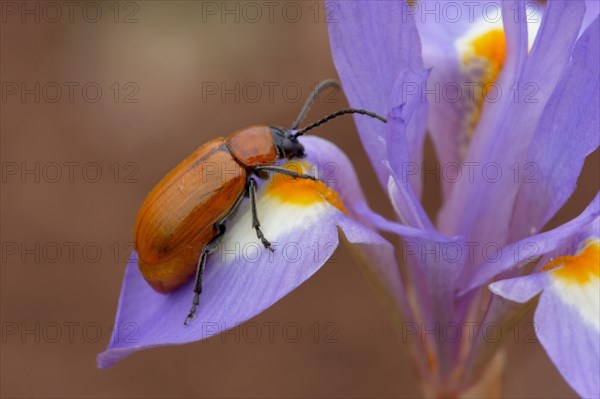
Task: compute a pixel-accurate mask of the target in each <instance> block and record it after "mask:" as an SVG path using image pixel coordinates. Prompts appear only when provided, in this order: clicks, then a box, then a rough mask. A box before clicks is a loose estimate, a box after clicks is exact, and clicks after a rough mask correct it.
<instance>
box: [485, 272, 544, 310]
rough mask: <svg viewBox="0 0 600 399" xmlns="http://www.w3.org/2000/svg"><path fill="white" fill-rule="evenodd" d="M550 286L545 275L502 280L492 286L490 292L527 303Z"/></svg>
mask: <svg viewBox="0 0 600 399" xmlns="http://www.w3.org/2000/svg"><path fill="white" fill-rule="evenodd" d="M548 284H549V281H548V276H547V275H546V274H545V273H535V274H532V275H529V276H524V277H516V278H511V279H508V280H500V281H496V282H494V283H492V284H490V290H491V291H492V292H493V293H494V294H496V295H500V296H501V297H503V298H506V299H510V300H511V301H515V302H519V303H525V302H527V301H529V300H531V299H532V298H533V297H535V296H536V295H537V294H539V293H540V292H541V291H542V290H543V289H544V287H546V286H547V285H548Z"/></svg>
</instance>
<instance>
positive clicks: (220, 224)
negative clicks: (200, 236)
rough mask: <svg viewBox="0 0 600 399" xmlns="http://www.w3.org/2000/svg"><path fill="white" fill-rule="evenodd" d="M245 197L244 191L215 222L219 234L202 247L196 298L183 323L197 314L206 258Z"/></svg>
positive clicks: (195, 288) (195, 285)
mask: <svg viewBox="0 0 600 399" xmlns="http://www.w3.org/2000/svg"><path fill="white" fill-rule="evenodd" d="M243 199H244V193H242V194H241V195H240V196H239V197H238V199H237V200H236V201H235V204H234V205H233V206H232V207H231V209H230V210H229V212H227V215H225V216H224V217H223V218H222V219H221V220H219V221H218V222H217V223H215V229H216V230H217V235H216V236H215V238H213V239H212V240H211V241H210V242H209V243H208V244H206V246H204V248H203V249H202V253H201V255H200V259H199V260H198V266H197V267H196V279H195V281H196V283H195V284H194V300H193V302H192V308H191V309H190V313H189V314H188V316H187V317H186V318H185V321H184V322H183V324H185V325H186V326H187V322H188V320H193V319H194V317H195V316H196V307H198V305H199V304H200V294H201V293H202V276H203V275H204V267H205V266H206V258H208V255H210V254H211V253H212V252H213V251H214V250H215V249H217V246H218V239H219V238H220V237H221V236H222V235H223V234H225V222H226V221H227V219H229V218H230V217H231V216H232V215H233V214H234V213H235V211H236V210H237V208H238V207H239V205H240V204H241V203H242V201H243Z"/></svg>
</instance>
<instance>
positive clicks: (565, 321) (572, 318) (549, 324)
mask: <svg viewBox="0 0 600 399" xmlns="http://www.w3.org/2000/svg"><path fill="white" fill-rule="evenodd" d="M549 274H550V273H536V274H534V275H530V276H525V277H517V278H513V279H510V280H502V281H497V282H495V283H493V284H491V285H490V289H491V290H492V291H493V292H494V293H495V294H497V295H500V296H502V297H504V298H506V299H510V300H513V301H516V302H520V303H524V302H527V301H529V300H530V299H532V298H533V297H534V296H536V295H537V294H539V293H540V291H542V290H543V292H542V294H541V297H540V300H539V303H538V305H537V309H536V311H535V317H534V326H535V330H536V334H537V337H538V338H539V340H540V343H541V344H542V346H543V347H544V349H545V350H546V352H547V353H548V356H549V357H550V359H552V361H553V362H554V364H555V365H556V367H557V369H558V371H559V372H560V373H561V374H562V376H563V377H564V379H565V380H566V381H567V382H568V383H569V384H570V385H571V387H572V388H573V389H574V390H575V391H577V393H578V394H579V395H581V397H584V398H597V397H599V395H600V378H599V377H598V376H599V375H600V331H598V328H597V325H596V324H600V321H598V320H596V321H595V322H590V321H588V320H586V319H585V318H583V317H582V316H581V313H580V311H581V307H590V309H593V308H594V306H595V308H596V309H597V308H598V307H600V304H598V303H596V304H595V305H593V304H591V303H580V302H579V303H578V302H574V301H573V299H572V295H571V294H570V293H565V292H561V291H562V290H564V288H561V287H560V285H559V284H558V285H557V284H555V283H553V281H552V279H551V278H550V277H549ZM596 283H597V282H596ZM579 288H580V287H574V288H568V289H579ZM596 288H597V287H596ZM595 296H597V294H596V295H594V294H592V296H591V298H586V299H588V300H591V301H600V298H595ZM565 298H569V299H567V300H565ZM581 298H585V297H579V298H578V299H581ZM591 317H600V315H598V314H596V315H595V316H594V315H591Z"/></svg>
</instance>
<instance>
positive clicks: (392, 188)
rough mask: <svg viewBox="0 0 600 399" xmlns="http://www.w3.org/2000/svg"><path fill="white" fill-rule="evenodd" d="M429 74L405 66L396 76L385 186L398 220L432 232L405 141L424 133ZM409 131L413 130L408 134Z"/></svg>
mask: <svg viewBox="0 0 600 399" xmlns="http://www.w3.org/2000/svg"><path fill="white" fill-rule="evenodd" d="M428 76H429V73H427V72H426V71H413V70H411V69H404V70H403V71H402V73H401V74H400V75H399V76H398V79H397V80H396V83H395V84H394V89H393V91H392V95H391V97H390V106H391V108H390V112H389V114H388V123H387V137H386V142H387V152H388V153H387V159H388V160H389V167H390V173H391V177H392V178H391V179H390V180H388V182H387V189H388V193H389V195H390V198H391V200H392V204H393V205H394V208H395V209H396V213H397V214H398V217H399V218H400V220H402V222H403V223H405V224H406V225H408V226H412V227H415V228H418V229H423V230H428V231H433V230H434V227H433V225H432V223H431V221H430V220H429V218H428V216H427V214H426V213H425V210H424V209H423V207H422V206H421V204H420V202H419V199H418V194H417V193H416V192H415V191H414V186H415V184H412V183H414V178H416V179H417V180H418V181H419V187H420V178H421V175H420V173H411V171H414V170H415V169H417V170H418V168H419V167H420V164H419V163H415V162H411V161H410V159H411V158H410V155H409V152H408V151H409V150H410V148H411V146H410V145H409V143H408V140H409V137H411V136H413V137H414V136H415V135H416V134H414V132H415V131H417V130H419V131H422V132H424V131H425V127H426V126H425V125H426V123H427V102H426V101H425V97H424V95H423V93H422V90H423V89H424V88H425V83H426V81H427V77H428ZM410 132H413V134H412V135H411V134H410ZM411 167H413V168H414V169H411Z"/></svg>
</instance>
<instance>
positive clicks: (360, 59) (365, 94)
mask: <svg viewBox="0 0 600 399" xmlns="http://www.w3.org/2000/svg"><path fill="white" fill-rule="evenodd" d="M328 4H331V5H333V7H334V8H335V10H336V11H337V12H336V15H335V21H330V22H329V24H328V27H329V39H330V43H331V50H332V53H333V59H334V62H335V65H336V68H337V71H338V74H339V76H340V79H341V81H342V85H343V87H344V92H345V94H346V97H347V98H348V102H349V103H350V105H351V106H352V107H354V108H364V109H368V110H370V111H374V112H376V113H378V114H380V115H386V114H387V113H388V111H389V108H390V107H389V99H390V95H391V94H392V85H393V82H396V79H397V78H398V75H399V73H400V72H401V71H403V70H404V69H406V68H409V69H412V70H415V71H417V70H421V69H423V65H422V60H421V42H420V39H419V34H418V32H417V29H416V26H415V23H414V20H413V17H412V15H410V9H409V8H408V6H407V5H406V3H405V2H404V1H395V2H388V1H339V2H335V1H330V2H328ZM355 121H356V125H357V127H358V131H359V133H360V136H361V140H362V142H363V145H364V147H365V149H366V151H367V154H368V155H369V158H370V159H371V163H372V164H373V165H374V168H375V171H376V173H377V176H378V178H379V182H380V183H381V185H382V186H383V187H384V188H385V187H387V183H388V176H389V173H388V170H387V168H386V166H385V165H384V164H383V163H382V161H385V160H386V159H387V152H386V140H385V131H386V127H385V125H384V124H382V123H381V122H380V121H378V120H374V119H371V118H368V117H364V116H360V115H359V116H355ZM411 134H414V136H411V137H408V138H407V142H408V143H409V145H410V148H409V154H410V156H411V158H410V159H409V160H407V161H415V162H418V163H419V162H420V159H421V156H422V148H421V147H422V143H423V137H424V134H425V132H424V131H416V130H415V131H413V133H411ZM415 191H416V192H419V191H420V188H416V190H415Z"/></svg>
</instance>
